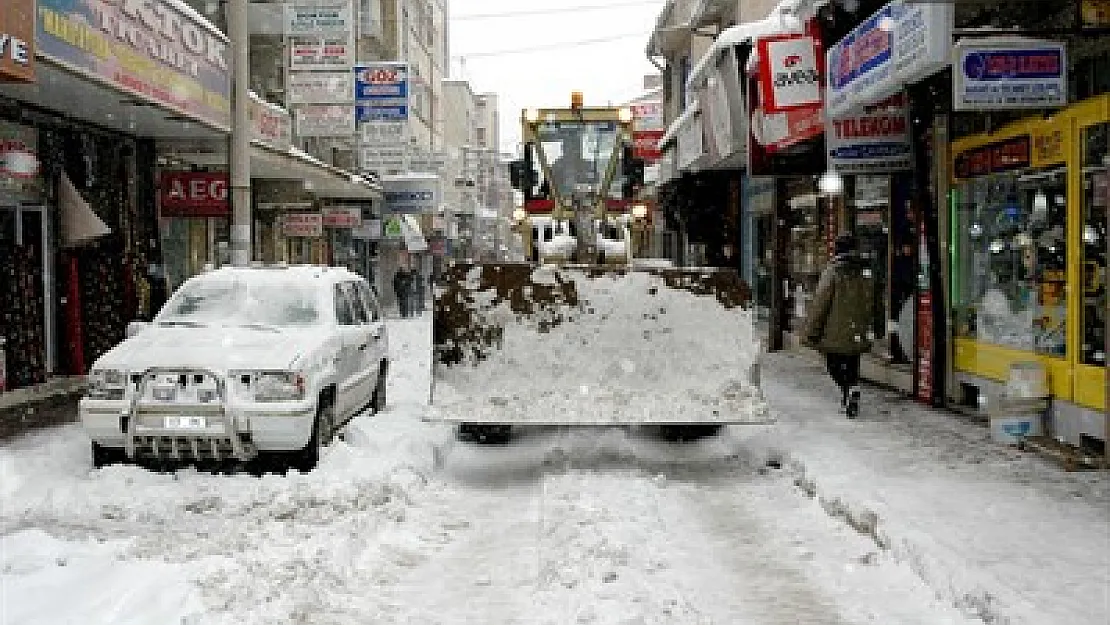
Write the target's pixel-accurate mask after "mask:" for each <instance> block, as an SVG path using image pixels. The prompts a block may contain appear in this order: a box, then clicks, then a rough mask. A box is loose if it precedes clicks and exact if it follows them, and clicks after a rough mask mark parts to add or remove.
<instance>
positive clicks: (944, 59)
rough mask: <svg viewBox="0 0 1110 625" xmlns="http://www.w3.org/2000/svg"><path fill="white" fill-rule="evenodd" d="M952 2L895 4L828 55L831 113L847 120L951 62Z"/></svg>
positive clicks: (827, 96)
mask: <svg viewBox="0 0 1110 625" xmlns="http://www.w3.org/2000/svg"><path fill="white" fill-rule="evenodd" d="M954 11H955V9H954V8H953V6H952V4H950V3H919V2H915V1H914V0H894V1H893V2H891V3H889V4H887V5H886V6H884V7H883V8H881V9H879V10H878V11H876V12H875V14H874V15H872V16H871V17H869V18H868V19H866V20H864V21H863V22H862V23H861V24H860V25H859V26H856V27H855V28H854V29H852V32H850V33H848V35H847V36H846V37H844V38H843V39H841V40H840V41H839V42H837V43H836V45H834V46H832V47H831V48H829V50H828V52H827V59H826V65H825V67H826V68H827V72H826V73H827V74H828V78H827V87H828V88H827V89H826V93H825V108H826V114H827V115H830V116H833V117H844V116H847V115H851V114H854V113H856V112H858V111H859V110H860V109H862V108H863V107H865V106H867V105H869V104H874V103H876V102H879V101H881V100H884V99H886V98H888V97H890V96H892V95H894V94H895V93H897V92H899V91H901V90H902V89H903V88H904V87H905V85H907V84H910V83H914V82H917V81H919V80H921V79H923V78H925V77H927V76H929V75H930V74H932V73H934V72H937V71H939V70H941V69H943V68H945V67H947V66H948V64H949V51H950V48H951V43H952V22H953V15H954Z"/></svg>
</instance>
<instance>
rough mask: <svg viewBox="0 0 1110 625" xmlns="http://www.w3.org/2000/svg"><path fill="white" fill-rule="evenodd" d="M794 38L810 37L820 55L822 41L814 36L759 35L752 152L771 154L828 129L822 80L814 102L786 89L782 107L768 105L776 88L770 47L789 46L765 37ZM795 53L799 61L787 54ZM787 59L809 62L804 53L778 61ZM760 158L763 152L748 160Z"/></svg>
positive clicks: (751, 69)
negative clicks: (771, 65)
mask: <svg viewBox="0 0 1110 625" xmlns="http://www.w3.org/2000/svg"><path fill="white" fill-rule="evenodd" d="M795 39H805V40H807V41H809V46H810V47H811V48H812V49H813V51H814V53H815V54H817V55H818V59H819V58H820V44H819V43H817V41H816V40H815V39H814V38H813V37H810V36H808V35H782V36H774V37H768V38H766V39H760V40H759V42H758V44H757V47H758V49H759V50H760V53H759V54H758V55H756V56H755V57H754V58H753V59H751V60H750V61H749V65H748V78H749V84H752V83H755V84H757V85H758V88H757V89H755V91H756V93H755V94H754V95H755V97H754V98H753V99H752V100H750V101H749V103H748V104H749V111H750V115H751V124H750V129H751V135H752V139H753V140H754V141H752V142H749V148H748V149H749V152H753V151H755V152H759V153H762V154H763V155H767V154H772V153H775V152H778V151H780V150H783V149H785V148H788V147H790V146H792V145H795V144H798V143H801V142H803V141H808V140H810V139H813V138H815V137H818V136H820V135H821V134H822V133H823V132H824V131H825V120H824V113H823V111H822V107H823V105H822V102H821V98H820V94H821V89H822V87H821V86H820V84H818V86H817V93H818V97H817V99H816V101H814V102H809V103H806V104H803V103H802V102H803V98H802V96H801V95H800V93H801V92H800V91H797V90H787V91H784V92H782V93H781V94H779V95H778V102H777V105H778V107H779V108H780V109H781V110H778V111H774V110H770V109H768V107H767V98H768V97H774V96H775V89H774V88H772V87H773V86H774V79H773V78H772V75H773V72H772V71H771V69H770V67H769V63H768V54H769V52H767V51H770V50H776V51H777V52H776V53H780V52H786V51H789V50H778V49H777V48H774V47H771V48H768V47H767V46H765V45H763V44H764V42H765V41H766V42H770V43H774V42H779V41H784V40H789V41H793V40H795ZM794 56H798V57H801V58H799V59H797V60H796V61H795V60H794V59H793V58H791V59H787V58H786V57H794ZM788 61H789V62H790V63H793V64H794V66H795V67H797V66H801V65H802V64H803V63H805V62H806V61H805V57H803V56H802V55H794V54H779V63H781V64H782V65H785V64H786V63H787V62H788ZM816 63H817V64H818V65H819V64H820V63H821V61H820V60H817V61H816ZM818 69H820V67H819V68H818ZM818 83H820V76H819V77H818ZM785 105H789V107H788V108H783V107H784V106H785ZM761 158H763V156H757V155H750V157H749V160H750V161H751V160H755V161H758V160H760V159H761ZM749 166H750V164H749Z"/></svg>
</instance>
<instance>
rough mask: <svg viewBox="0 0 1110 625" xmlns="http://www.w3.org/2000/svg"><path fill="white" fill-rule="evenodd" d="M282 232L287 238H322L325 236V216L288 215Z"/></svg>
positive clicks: (282, 223)
mask: <svg viewBox="0 0 1110 625" xmlns="http://www.w3.org/2000/svg"><path fill="white" fill-rule="evenodd" d="M281 231H282V233H284V234H285V236H287V237H320V236H323V235H324V216H323V215H322V214H320V213H286V214H285V215H284V216H283V217H282V220H281Z"/></svg>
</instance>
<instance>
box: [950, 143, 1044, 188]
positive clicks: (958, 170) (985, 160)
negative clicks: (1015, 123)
mask: <svg viewBox="0 0 1110 625" xmlns="http://www.w3.org/2000/svg"><path fill="white" fill-rule="evenodd" d="M1031 151H1032V150H1031V141H1030V139H1029V135H1019V136H1017V137H1013V138H1010V139H1005V140H1002V141H995V142H994V143H988V144H987V145H984V146H981V147H978V148H972V149H970V150H965V151H963V152H960V153H959V154H957V155H956V165H955V174H956V178H974V177H977V176H986V175H989V174H997V173H1002V172H1007V171H1014V170H1016V169H1025V168H1027V167H1029V166H1030V165H1031V164H1032V153H1031Z"/></svg>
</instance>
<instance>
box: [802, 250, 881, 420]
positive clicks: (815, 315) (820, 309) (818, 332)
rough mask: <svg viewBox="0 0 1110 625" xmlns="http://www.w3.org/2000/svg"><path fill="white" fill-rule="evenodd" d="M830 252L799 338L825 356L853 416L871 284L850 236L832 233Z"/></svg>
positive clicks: (866, 342)
mask: <svg viewBox="0 0 1110 625" xmlns="http://www.w3.org/2000/svg"><path fill="white" fill-rule="evenodd" d="M835 251H836V256H835V258H834V259H833V261H832V262H831V263H830V264H829V266H828V267H826V268H825V272H824V273H823V274H822V275H821V281H820V282H819V283H818V285H817V292H816V294H815V295H814V298H813V302H812V303H811V305H810V307H809V313H808V315H807V319H806V324H805V329H804V334H803V341H804V343H805V344H806V345H808V346H810V347H813V348H814V349H816V350H817V351H819V352H821V353H822V354H824V355H825V363H826V365H827V366H828V370H829V375H830V376H832V379H833V381H834V382H836V384H837V386H839V387H840V392H841V400H840V401H841V404H842V405H843V406H844V408H845V410H846V412H847V414H848V417H849V418H854V417H855V416H856V415H858V414H859V399H860V388H859V361H860V354H862V353H864V352H866V351H868V350H870V349H871V338H872V336H873V334H872V330H871V328H872V323H873V321H874V314H875V313H874V293H873V291H872V289H873V284H872V279H871V273H870V271H869V269H868V267H867V265H866V264H865V263H864V261H863V259H861V258H860V257H859V254H858V253H857V242H856V238H855V237H854V236H852V235H841V236H839V237H837V239H836V244H835Z"/></svg>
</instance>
